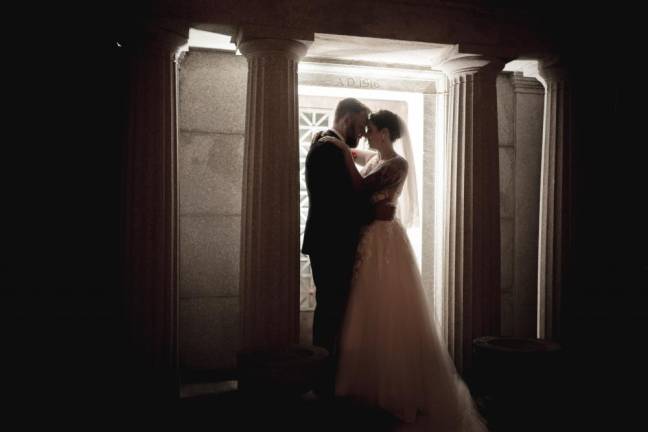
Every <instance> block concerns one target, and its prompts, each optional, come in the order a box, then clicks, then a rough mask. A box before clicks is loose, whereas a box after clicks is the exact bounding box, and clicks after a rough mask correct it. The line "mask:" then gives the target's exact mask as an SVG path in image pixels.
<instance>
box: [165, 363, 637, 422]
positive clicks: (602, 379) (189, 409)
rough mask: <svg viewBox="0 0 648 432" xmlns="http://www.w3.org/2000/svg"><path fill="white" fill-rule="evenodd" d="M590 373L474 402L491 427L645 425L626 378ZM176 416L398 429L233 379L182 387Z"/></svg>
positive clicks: (364, 414) (375, 416)
mask: <svg viewBox="0 0 648 432" xmlns="http://www.w3.org/2000/svg"><path fill="white" fill-rule="evenodd" d="M579 370H580V371H581V373H579V372H578V371H579ZM592 373H593V371H592V370H591V369H590V368H578V369H573V370H570V372H569V373H568V374H565V375H564V376H562V377H561V380H560V381H559V382H556V383H554V385H552V386H551V387H548V389H547V391H545V392H543V393H534V392H533V391H531V392H528V393H526V394H520V393H518V394H506V393H505V392H504V393H500V394H499V396H497V397H495V396H492V395H480V396H477V397H476V398H475V400H476V404H477V407H478V408H479V410H480V412H481V414H482V415H483V416H484V418H485V419H486V421H487V422H488V428H489V430H490V431H491V432H521V431H524V432H545V431H581V430H583V431H588V432H589V431H621V430H623V431H629V430H644V429H645V428H643V427H639V426H638V425H637V424H636V422H637V421H638V420H637V419H639V418H640V417H641V416H642V412H643V411H641V409H642V408H641V405H642V402H641V401H642V399H641V397H640V396H630V395H631V394H630V393H629V390H630V389H629V387H631V385H629V384H631V383H630V382H627V381H619V380H615V379H614V374H612V375H611V374H607V375H599V376H598V377H596V378H593V376H592ZM619 373H620V372H619ZM532 390H533V389H532ZM177 413H178V414H179V417H178V419H179V420H180V421H181V423H182V424H183V425H184V426H185V428H186V429H189V430H190V429H191V425H196V426H197V429H202V427H201V426H199V425H200V424H202V423H203V422H209V423H210V424H212V425H213V426H214V427H215V428H216V429H218V430H236V431H248V430H250V431H256V430H281V431H293V430H295V431H297V430H300V431H301V430H303V431H309V432H319V431H346V430H362V431H365V430H366V431H376V432H381V431H385V432H387V431H401V430H403V426H404V425H403V424H401V423H400V422H399V421H398V420H397V419H395V418H394V417H392V416H391V415H390V414H388V413H386V412H384V411H381V410H379V409H376V408H372V407H368V406H363V405H361V404H359V403H356V402H352V401H349V400H344V399H340V398H338V399H333V400H328V401H327V400H321V399H319V398H318V397H317V396H315V395H314V394H313V393H312V392H308V393H306V394H303V395H301V396H300V397H294V398H282V397H279V396H277V395H273V394H267V395H265V396H261V397H258V398H251V397H246V396H245V395H244V394H243V393H242V392H241V391H239V390H238V389H237V381H235V380H224V381H220V382H212V383H205V382H202V383H200V382H194V383H191V384H187V385H184V386H183V388H182V397H181V400H180V402H179V409H178V411H177ZM639 421H640V420H639ZM410 429H411V428H408V429H407V430H410Z"/></svg>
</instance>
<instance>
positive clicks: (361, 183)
mask: <svg viewBox="0 0 648 432" xmlns="http://www.w3.org/2000/svg"><path fill="white" fill-rule="evenodd" d="M338 142H339V141H334V143H335V145H336V146H337V147H338V148H339V149H340V150H342V154H343V155H344V162H345V164H346V166H347V170H348V171H349V174H350V175H351V183H352V184H353V189H354V190H355V191H356V192H364V191H370V190H372V189H373V188H375V187H376V183H377V181H378V180H379V177H378V175H377V174H378V173H377V172H376V173H373V174H371V175H368V176H367V177H362V175H360V173H359V172H358V167H356V164H355V161H354V160H353V155H352V154H351V149H349V147H347V146H346V144H342V143H341V142H339V144H338Z"/></svg>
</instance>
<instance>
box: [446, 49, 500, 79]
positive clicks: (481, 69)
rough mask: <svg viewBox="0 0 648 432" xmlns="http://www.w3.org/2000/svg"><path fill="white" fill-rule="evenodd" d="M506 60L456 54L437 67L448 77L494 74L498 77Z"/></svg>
mask: <svg viewBox="0 0 648 432" xmlns="http://www.w3.org/2000/svg"><path fill="white" fill-rule="evenodd" d="M504 64H505V62H504V60H503V59H500V58H498V57H490V56H485V55H481V54H463V53H455V54H453V55H450V56H448V57H447V58H446V59H444V60H443V61H442V62H441V63H440V64H439V65H438V66H437V67H438V68H439V69H441V70H442V71H443V73H445V74H446V75H447V76H448V77H453V76H457V75H473V74H476V73H492V74H493V75H497V74H498V73H499V72H500V71H501V70H502V69H503V68H504Z"/></svg>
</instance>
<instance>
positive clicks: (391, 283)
mask: <svg viewBox="0 0 648 432" xmlns="http://www.w3.org/2000/svg"><path fill="white" fill-rule="evenodd" d="M362 137H366V138H367V140H368V142H369V146H370V147H371V148H372V149H373V150H374V151H362V150H358V149H356V147H357V145H358V141H359V140H360V138H362ZM398 140H400V141H401V144H402V147H403V149H404V151H403V153H404V155H405V156H406V158H405V157H403V156H401V155H399V154H398V153H397V152H396V151H395V150H394V143H395V142H397V141H398ZM411 154H412V152H411V143H410V142H409V136H408V134H407V127H406V126H405V124H404V122H403V121H402V120H401V119H400V117H398V116H397V115H396V114H394V113H392V112H390V111H387V110H380V111H378V112H376V113H371V111H370V110H369V108H367V106H365V105H364V104H362V103H361V102H360V101H358V100H356V99H353V98H348V99H343V100H342V101H340V102H339V103H338V105H337V107H336V110H335V115H334V124H333V128H332V129H329V130H327V131H325V132H324V133H318V134H317V135H316V136H315V137H314V139H313V142H312V144H311V148H310V150H309V152H308V156H307V158H306V184H307V188H308V196H309V212H308V218H307V221H306V231H305V233H304V241H303V245H302V252H303V253H304V254H307V255H309V257H310V262H311V268H312V272H313V279H314V282H315V286H316V290H317V291H316V301H317V305H316V308H315V313H314V319H313V344H314V345H318V346H322V347H324V348H326V349H327V350H328V351H329V354H330V358H329V364H328V368H327V370H326V371H325V373H324V378H323V380H322V383H321V384H320V386H319V388H318V393H319V394H320V395H321V396H324V397H326V396H333V395H337V396H345V397H352V398H356V399H359V400H361V401H363V402H365V403H368V404H371V405H375V406H377V407H380V408H382V409H384V410H386V411H388V412H390V413H391V414H393V415H394V416H396V417H398V418H399V419H400V420H402V421H403V422H404V423H405V424H414V425H417V426H421V427H422V428H424V429H426V430H427V429H429V430H435V431H448V432H449V431H453V432H458V431H485V430H487V429H486V427H485V425H484V424H483V421H482V419H481V417H480V416H479V414H478V413H477V411H476V409H475V407H474V405H473V402H472V399H471V396H470V393H469V391H468V389H467V388H466V386H465V384H464V383H463V381H462V380H461V378H460V376H459V375H458V374H457V372H456V370H455V368H454V364H453V363H452V360H451V358H450V356H449V354H448V353H447V351H446V348H445V345H444V343H443V342H442V340H441V338H440V336H439V331H438V329H436V327H435V324H434V320H433V319H432V317H430V316H429V312H428V308H427V306H426V299H425V294H424V292H423V288H422V283H421V275H420V271H419V269H418V265H417V263H416V258H415V255H414V252H413V250H412V247H411V245H410V242H409V240H408V237H407V233H406V231H405V228H404V226H403V224H405V225H408V224H409V223H410V222H413V221H415V220H416V218H417V215H418V206H417V203H416V198H417V193H416V186H415V178H414V175H413V174H412V170H413V166H414V160H413V159H412V157H411ZM356 164H358V165H361V166H362V170H361V172H359V171H358V170H357V168H356ZM408 173H409V174H410V176H409V178H408ZM401 196H402V197H403V198H407V199H405V200H403V199H401V200H399V197H401ZM399 206H400V208H399Z"/></svg>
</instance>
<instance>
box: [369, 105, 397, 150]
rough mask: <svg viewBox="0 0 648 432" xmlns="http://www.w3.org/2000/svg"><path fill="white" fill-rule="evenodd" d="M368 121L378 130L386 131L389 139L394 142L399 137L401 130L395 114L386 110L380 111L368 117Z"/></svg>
mask: <svg viewBox="0 0 648 432" xmlns="http://www.w3.org/2000/svg"><path fill="white" fill-rule="evenodd" d="M369 121H370V122H371V123H373V124H374V125H375V126H376V127H377V128H378V130H383V129H385V128H386V129H387V130H388V131H389V138H390V139H391V140H392V142H393V141H396V140H397V139H398V138H400V137H401V134H402V132H403V131H402V130H401V126H400V123H401V122H400V119H399V118H398V116H397V115H396V114H394V113H393V112H391V111H387V110H380V111H377V112H375V113H371V114H370V115H369Z"/></svg>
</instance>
